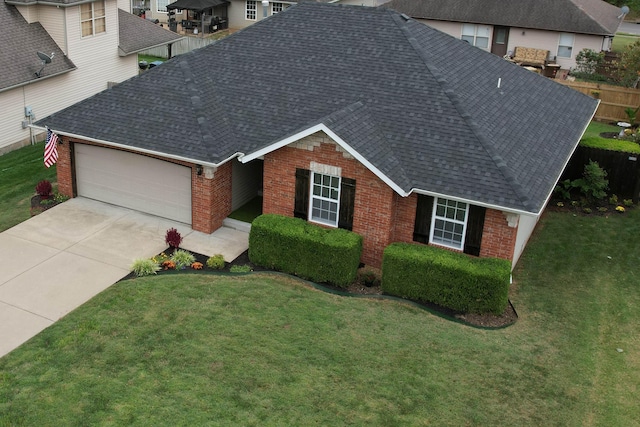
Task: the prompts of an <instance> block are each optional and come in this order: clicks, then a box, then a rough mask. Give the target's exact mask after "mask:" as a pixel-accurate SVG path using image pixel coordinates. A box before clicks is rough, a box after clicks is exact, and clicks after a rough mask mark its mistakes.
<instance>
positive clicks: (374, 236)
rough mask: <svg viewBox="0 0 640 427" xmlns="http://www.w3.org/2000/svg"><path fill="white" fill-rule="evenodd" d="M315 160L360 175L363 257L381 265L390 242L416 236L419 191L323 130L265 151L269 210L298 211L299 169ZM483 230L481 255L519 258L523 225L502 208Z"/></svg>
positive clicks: (358, 222) (490, 213) (357, 212)
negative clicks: (386, 175) (511, 222)
mask: <svg viewBox="0 0 640 427" xmlns="http://www.w3.org/2000/svg"><path fill="white" fill-rule="evenodd" d="M312 161H314V162H317V163H322V164H325V165H330V166H337V167H340V168H342V176H343V177H345V178H352V179H355V180H356V198H355V209H354V217H353V231H354V232H356V233H358V234H360V235H362V237H363V255H362V262H364V263H365V264H368V265H372V266H375V267H380V265H381V263H382V253H383V250H384V248H385V247H386V246H387V245H389V244H390V243H392V242H407V243H412V242H413V227H414V223H415V215H416V206H417V200H418V197H417V195H416V194H412V195H410V196H408V197H402V196H400V195H399V194H397V193H395V192H394V191H393V190H392V189H391V188H390V187H389V186H387V185H386V184H385V183H384V182H383V181H381V180H380V179H379V178H378V177H376V176H375V175H374V174H373V173H372V172H371V171H369V170H368V169H367V168H366V167H365V166H364V165H362V164H361V163H360V162H358V161H357V160H355V159H353V158H352V157H351V156H350V155H349V154H348V153H344V152H343V150H342V149H341V147H340V146H338V145H336V144H335V142H333V140H331V138H329V137H328V136H327V135H325V134H324V133H322V132H318V133H316V134H314V135H311V136H308V137H306V138H303V139H302V140H300V141H298V142H296V143H294V144H290V145H289V146H287V147H283V148H281V149H279V150H276V151H274V152H271V153H269V154H267V155H265V157H264V188H263V207H262V209H263V213H274V214H280V215H285V216H293V209H294V201H295V181H296V177H295V170H296V168H303V169H309V168H310V164H311V162H312ZM483 233H484V234H483V238H482V248H481V253H480V256H482V257H498V258H504V259H509V260H511V259H512V258H513V251H514V246H515V239H516V234H517V227H516V228H511V227H509V226H508V222H507V219H506V217H505V215H504V214H503V213H502V212H501V211H496V210H492V209H487V211H486V218H485V224H484V228H483Z"/></svg>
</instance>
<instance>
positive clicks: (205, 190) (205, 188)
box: [191, 162, 233, 234]
mask: <svg viewBox="0 0 640 427" xmlns="http://www.w3.org/2000/svg"><path fill="white" fill-rule="evenodd" d="M232 169H233V168H232V167H231V162H227V163H225V164H223V165H221V166H220V167H219V168H217V169H216V170H215V171H213V179H209V178H207V172H206V168H205V172H204V173H203V174H202V175H198V174H197V170H196V168H192V170H191V215H192V221H193V223H192V225H191V228H193V229H194V230H196V231H201V232H203V233H207V234H210V233H213V232H214V231H216V230H217V229H218V228H220V227H222V221H223V220H224V219H225V218H226V217H227V216H229V214H230V213H231V194H232V193H231V172H232Z"/></svg>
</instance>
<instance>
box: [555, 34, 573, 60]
mask: <svg viewBox="0 0 640 427" xmlns="http://www.w3.org/2000/svg"><path fill="white" fill-rule="evenodd" d="M572 51H573V34H567V33H561V34H560V40H559V41H558V58H571V52H572Z"/></svg>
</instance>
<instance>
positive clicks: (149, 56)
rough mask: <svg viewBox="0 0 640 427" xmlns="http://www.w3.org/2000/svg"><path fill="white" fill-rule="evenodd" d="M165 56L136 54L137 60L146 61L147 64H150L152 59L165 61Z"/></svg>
mask: <svg viewBox="0 0 640 427" xmlns="http://www.w3.org/2000/svg"><path fill="white" fill-rule="evenodd" d="M166 60H167V58H162V57H160V56H151V55H142V54H138V62H140V61H147V64H151V63H152V62H154V61H162V62H164V61H166Z"/></svg>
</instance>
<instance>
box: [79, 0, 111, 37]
mask: <svg viewBox="0 0 640 427" xmlns="http://www.w3.org/2000/svg"><path fill="white" fill-rule="evenodd" d="M98 2H101V3H102V5H103V10H104V15H103V16H96V11H95V8H94V5H95V4H96V3H98ZM89 4H90V5H91V18H90V19H82V6H78V7H79V8H80V37H82V38H86V37H94V36H97V35H98V34H104V33H106V32H107V4H106V0H96V1H93V2H91V3H89ZM98 19H104V31H101V32H99V33H97V32H96V20H98ZM85 22H91V34H87V35H86V36H84V35H82V24H83V23H85Z"/></svg>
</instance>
